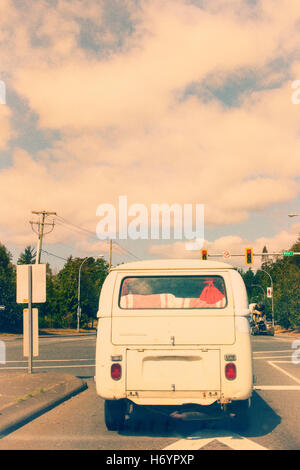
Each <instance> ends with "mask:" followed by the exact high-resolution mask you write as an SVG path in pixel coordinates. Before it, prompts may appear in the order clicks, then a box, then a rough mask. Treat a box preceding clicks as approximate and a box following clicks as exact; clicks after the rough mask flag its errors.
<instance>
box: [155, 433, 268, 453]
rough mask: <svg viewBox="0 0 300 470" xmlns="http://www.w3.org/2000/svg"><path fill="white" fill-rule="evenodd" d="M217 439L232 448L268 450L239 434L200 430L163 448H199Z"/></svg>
mask: <svg viewBox="0 0 300 470" xmlns="http://www.w3.org/2000/svg"><path fill="white" fill-rule="evenodd" d="M215 440H217V441H219V442H221V443H223V444H225V445H227V446H229V447H230V448H231V449H233V450H268V449H267V448H266V447H263V446H261V445H259V444H257V443H256V442H254V441H250V439H246V438H245V437H243V436H240V435H239V434H229V435H228V433H226V432H225V431H220V432H215V433H214V432H212V431H211V432H201V434H200V435H199V436H198V435H196V436H195V435H192V436H190V437H188V438H187V439H180V440H179V441H176V442H174V443H173V444H171V445H169V446H167V447H165V448H164V449H163V450H199V449H201V448H202V447H204V446H206V445H207V444H209V443H210V442H212V441H215Z"/></svg>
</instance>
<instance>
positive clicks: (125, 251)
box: [56, 216, 140, 260]
mask: <svg viewBox="0 0 300 470" xmlns="http://www.w3.org/2000/svg"><path fill="white" fill-rule="evenodd" d="M56 218H57V219H58V220H57V223H58V224H59V225H60V226H62V227H63V228H66V229H68V230H71V231H72V228H70V227H68V225H69V226H71V227H73V229H74V228H75V229H76V230H81V231H83V232H86V233H89V234H91V235H93V237H94V238H96V239H97V240H98V237H97V236H96V234H95V233H94V232H92V231H91V230H89V229H86V228H85V227H82V226H79V225H76V224H74V223H72V222H70V221H68V220H67V219H65V218H64V217H61V216H56ZM76 233H78V231H77V232H76ZM106 241H107V242H109V240H106ZM113 245H116V246H118V247H119V248H120V249H121V250H123V253H121V255H122V254H123V255H124V254H128V255H129V256H132V257H133V258H135V259H137V260H140V258H139V257H138V256H136V255H135V254H133V253H132V252H131V251H130V250H128V249H127V248H125V247H124V246H122V245H121V244H120V243H118V242H116V241H115V240H114V241H113Z"/></svg>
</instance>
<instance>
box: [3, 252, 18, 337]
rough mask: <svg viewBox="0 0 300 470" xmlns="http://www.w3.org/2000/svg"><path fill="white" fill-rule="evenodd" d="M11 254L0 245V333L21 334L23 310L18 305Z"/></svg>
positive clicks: (14, 270)
mask: <svg viewBox="0 0 300 470" xmlns="http://www.w3.org/2000/svg"><path fill="white" fill-rule="evenodd" d="M11 258H12V257H11V254H10V253H9V251H8V250H7V249H6V247H5V246H4V245H2V244H0V304H1V305H3V306H4V307H5V310H1V311H0V331H2V332H3V331H5V332H20V331H21V330H22V308H21V307H20V306H19V305H17V303H16V269H15V266H14V265H13V264H12V262H11Z"/></svg>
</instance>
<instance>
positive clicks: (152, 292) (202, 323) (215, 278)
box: [112, 271, 235, 347]
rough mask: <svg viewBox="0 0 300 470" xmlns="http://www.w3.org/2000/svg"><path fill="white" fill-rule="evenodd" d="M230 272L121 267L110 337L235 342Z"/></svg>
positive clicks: (147, 342) (138, 341) (152, 342)
mask: <svg viewBox="0 0 300 470" xmlns="http://www.w3.org/2000/svg"><path fill="white" fill-rule="evenodd" d="M228 286H230V279H229V274H228V272H227V271H223V272H221V273H220V275H211V274H210V273H209V272H207V273H206V272H205V273H204V274H202V272H201V275H200V274H195V275H189V276H187V275H186V274H180V273H179V274H177V273H176V274H174V275H173V274H172V275H170V273H169V272H168V271H167V272H166V273H165V274H162V273H161V272H159V273H157V274H154V275H152V274H151V276H149V274H147V275H146V274H145V275H144V274H138V275H134V276H133V275H132V274H131V275H128V276H126V275H125V274H122V273H119V275H118V278H117V280H116V285H115V295H114V301H113V308H112V343H113V344H115V345H126V346H135V345H136V346H138V345H144V346H155V347H159V346H170V345H171V346H177V347H181V346H193V345H197V346H198V345H210V346H218V345H221V344H224V345H225V344H233V343H234V341H235V321H234V315H233V312H234V310H233V299H232V293H231V289H230V288H228Z"/></svg>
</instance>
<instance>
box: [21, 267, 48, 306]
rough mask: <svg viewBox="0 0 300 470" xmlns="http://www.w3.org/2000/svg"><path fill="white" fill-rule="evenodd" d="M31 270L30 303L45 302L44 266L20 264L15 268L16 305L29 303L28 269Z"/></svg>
mask: <svg viewBox="0 0 300 470" xmlns="http://www.w3.org/2000/svg"><path fill="white" fill-rule="evenodd" d="M30 268H31V269H32V294H31V295H32V297H31V302H32V303H33V304H34V303H43V302H46V265H45V264H20V265H18V266H17V303H18V304H28V301H29V269H30Z"/></svg>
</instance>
